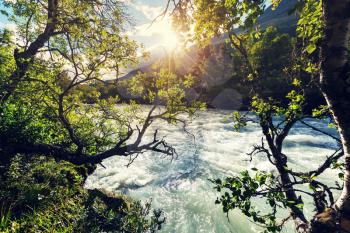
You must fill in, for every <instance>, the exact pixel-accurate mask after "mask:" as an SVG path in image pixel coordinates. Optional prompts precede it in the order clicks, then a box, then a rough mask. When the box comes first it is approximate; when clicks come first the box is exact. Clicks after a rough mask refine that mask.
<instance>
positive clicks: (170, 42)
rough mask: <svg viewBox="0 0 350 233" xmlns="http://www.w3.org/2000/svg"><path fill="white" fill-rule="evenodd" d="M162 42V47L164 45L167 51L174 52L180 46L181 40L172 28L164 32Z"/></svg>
mask: <svg viewBox="0 0 350 233" xmlns="http://www.w3.org/2000/svg"><path fill="white" fill-rule="evenodd" d="M161 35H162V40H161V42H160V43H161V45H163V46H164V47H165V48H166V49H169V50H174V49H176V48H178V47H179V46H180V42H179V38H178V35H177V33H176V32H175V31H174V30H172V28H167V29H166V30H163V31H162V34H161Z"/></svg>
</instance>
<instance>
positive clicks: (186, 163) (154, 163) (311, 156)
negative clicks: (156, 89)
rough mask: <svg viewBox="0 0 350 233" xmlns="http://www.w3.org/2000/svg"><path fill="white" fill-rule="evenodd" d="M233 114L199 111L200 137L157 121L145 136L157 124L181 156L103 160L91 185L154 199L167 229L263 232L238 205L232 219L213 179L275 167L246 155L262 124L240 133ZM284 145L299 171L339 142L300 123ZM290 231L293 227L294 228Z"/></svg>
mask: <svg viewBox="0 0 350 233" xmlns="http://www.w3.org/2000/svg"><path fill="white" fill-rule="evenodd" d="M228 113H230V112H228V111H206V112H203V113H200V116H199V117H197V118H196V119H194V120H193V121H192V123H191V124H189V126H188V129H189V131H190V132H191V133H193V134H194V135H195V138H196V139H195V141H194V140H193V138H192V137H191V136H190V135H188V134H186V133H184V132H183V131H182V129H181V128H180V127H175V126H169V125H168V124H166V123H162V124H156V125H154V126H152V127H153V128H151V129H150V130H148V132H149V134H148V135H146V136H147V137H148V139H149V140H151V139H152V137H153V130H154V129H155V127H157V128H160V133H161V134H162V135H167V137H166V140H167V142H169V143H171V144H172V145H174V147H175V148H176V149H177V152H178V154H179V156H178V158H177V159H175V160H173V161H171V160H170V159H169V158H167V157H164V156H162V155H159V154H156V153H145V154H142V155H140V156H139V157H138V158H137V159H136V160H135V161H134V163H133V164H132V165H131V166H130V167H128V168H127V167H126V166H125V165H126V164H127V163H128V159H127V158H120V157H114V158H110V159H107V160H105V161H104V162H103V165H104V166H105V167H106V168H103V167H101V166H99V167H98V168H97V170H96V171H95V173H94V174H93V175H91V176H90V177H89V178H88V180H87V183H86V187H88V188H104V189H106V190H109V191H113V192H117V193H123V194H126V195H130V196H131V197H132V198H134V199H139V200H142V201H147V200H149V199H151V198H152V206H153V208H161V209H163V210H164V212H165V214H166V224H164V228H163V230H162V232H166V233H168V232H169V233H199V232H203V233H211V232H215V233H226V232H234V233H252V232H259V231H260V230H261V229H259V227H257V226H256V225H255V224H253V223H251V222H249V221H248V219H247V218H246V217H245V216H243V215H242V214H241V213H240V212H239V211H238V210H237V211H236V210H235V211H232V212H231V213H230V214H229V220H228V218H227V217H226V215H225V214H224V213H223V212H222V208H221V206H220V205H215V204H214V201H215V199H216V197H217V196H218V195H219V193H217V192H216V190H214V189H213V184H212V183H211V182H210V181H208V179H215V178H223V177H225V176H229V175H233V174H237V173H239V172H240V171H243V170H246V169H250V168H253V167H256V168H258V169H262V170H266V171H273V166H272V165H271V164H270V163H269V162H268V161H267V160H266V159H265V158H264V157H263V156H258V157H256V158H255V159H253V161H252V162H249V161H248V159H249V157H248V156H247V155H246V153H247V152H250V151H251V149H252V145H253V144H260V142H261V136H262V134H261V130H260V128H259V127H258V125H254V124H249V125H248V127H247V128H245V129H244V130H243V131H242V132H239V133H238V132H235V131H234V130H233V127H232V126H233V124H232V122H229V121H227V120H225V118H226V115H227V114H228ZM308 123H310V124H312V125H314V126H317V127H321V128H322V129H323V130H325V131H327V132H331V133H333V134H336V133H335V130H334V129H330V128H328V127H327V122H326V121H308ZM152 129H153V130H152ZM284 146H285V147H284V152H285V154H286V155H287V156H288V158H289V162H290V166H291V167H292V168H293V169H295V170H298V171H307V170H311V169H315V168H317V167H318V166H319V164H321V162H322V161H323V160H324V159H325V157H326V156H327V155H328V156H329V155H331V154H332V153H333V152H334V148H336V143H335V142H334V141H333V140H331V139H330V138H329V137H328V136H325V135H323V134H320V133H318V132H315V131H313V130H312V129H310V128H307V127H306V126H304V125H301V124H298V125H297V126H296V127H295V128H294V129H293V130H292V131H291V134H290V135H289V136H288V137H287V138H286V140H285V143H284ZM321 178H322V180H323V181H326V182H327V183H334V181H335V180H337V171H334V170H327V172H326V173H325V174H324V175H323V176H322V177H321ZM303 198H304V197H303ZM305 202H306V204H307V203H308V202H311V200H310V199H306V200H305ZM306 212H307V215H309V216H310V215H311V214H312V209H310V208H308V209H307V211H306ZM285 232H293V230H291V227H289V228H287V230H285Z"/></svg>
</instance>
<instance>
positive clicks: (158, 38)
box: [0, 0, 270, 50]
mask: <svg viewBox="0 0 350 233" xmlns="http://www.w3.org/2000/svg"><path fill="white" fill-rule="evenodd" d="M121 1H124V2H125V4H126V5H127V8H128V9H127V10H128V13H129V14H130V16H132V18H133V19H134V23H135V26H134V28H128V29H127V34H128V35H129V36H130V38H132V39H134V40H136V41H137V42H139V43H142V44H144V46H145V48H146V50H152V49H153V48H156V47H160V46H162V47H165V48H175V47H176V46H177V44H178V38H177V35H176V33H175V32H174V31H173V30H172V26H171V20H170V17H163V18H161V19H159V20H157V21H156V22H154V23H153V24H151V22H152V21H153V20H154V19H155V18H156V17H157V16H159V15H160V14H161V13H162V12H163V11H164V9H165V7H166V3H167V0H121ZM268 2H270V1H268ZM1 8H2V7H1V3H0V9H1ZM4 27H7V28H12V29H13V28H14V25H13V24H12V23H10V22H8V21H7V20H6V17H4V16H3V15H2V14H0V28H4Z"/></svg>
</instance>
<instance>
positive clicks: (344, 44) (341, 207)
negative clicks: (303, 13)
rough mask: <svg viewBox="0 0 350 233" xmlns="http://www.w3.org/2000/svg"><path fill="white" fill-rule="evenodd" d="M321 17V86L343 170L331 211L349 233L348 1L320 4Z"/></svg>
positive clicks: (349, 109)
mask: <svg viewBox="0 0 350 233" xmlns="http://www.w3.org/2000/svg"><path fill="white" fill-rule="evenodd" d="M323 16H324V23H325V25H324V26H325V33H324V38H323V42H322V47H321V78H320V86H321V90H322V92H323V94H324V96H325V98H326V101H327V103H328V106H329V107H330V110H331V112H332V114H333V117H334V120H335V123H336V124H337V126H338V130H339V134H340V137H341V142H342V146H343V150H344V155H345V168H346V172H345V177H344V188H343V191H342V194H341V196H340V197H339V199H338V200H337V201H336V203H335V206H334V209H335V211H336V214H335V216H336V218H337V221H340V225H341V228H342V229H343V230H345V231H347V232H350V224H349V223H350V66H349V61H348V58H349V54H348V46H349V36H350V0H332V1H331V0H323ZM315 221H317V218H316V219H315ZM329 232H331V231H329ZM332 232H338V231H336V230H334V231H332Z"/></svg>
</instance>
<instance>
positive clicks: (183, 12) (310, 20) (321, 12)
mask: <svg viewBox="0 0 350 233" xmlns="http://www.w3.org/2000/svg"><path fill="white" fill-rule="evenodd" d="M280 2H281V1H272V3H273V5H274V7H276V6H278V4H279V3H280ZM349 6H350V4H349V1H339V2H332V3H331V1H323V2H321V1H317V0H308V1H299V2H297V3H296V5H295V9H294V10H297V11H299V12H300V13H301V18H300V20H299V23H298V28H297V32H298V35H299V38H300V39H301V40H302V48H303V50H302V52H301V53H300V56H301V58H302V59H301V60H299V62H300V63H299V64H298V62H297V63H296V64H294V65H296V66H293V67H292V70H293V72H295V71H297V72H296V73H294V74H293V75H294V76H295V77H296V80H295V84H296V85H295V86H296V88H295V90H294V91H291V92H290V94H289V95H287V96H286V97H287V99H289V104H288V106H287V107H286V106H281V105H279V103H278V102H277V104H276V102H274V101H271V100H269V99H266V98H261V95H260V93H259V85H260V84H261V82H259V80H260V79H261V73H260V72H259V70H257V69H256V67H255V66H254V64H252V62H251V58H250V56H249V53H248V52H247V51H248V50H249V49H248V48H247V46H246V45H247V44H246V38H247V37H256V36H258V37H259V31H258V30H256V28H255V26H256V25H257V23H258V21H257V19H258V16H260V15H261V14H262V13H263V12H264V9H265V1H263V0H261V1H250V0H242V1H236V0H233V1H231V0H229V1H212V0H198V1H193V2H192V1H186V0H185V1H177V2H175V12H174V15H175V16H176V17H178V22H180V23H182V22H184V21H191V20H193V21H192V22H193V23H195V38H196V39H197V40H199V41H204V42H208V41H209V40H211V39H212V37H213V36H215V35H221V34H222V33H224V32H225V33H227V34H228V39H229V43H230V44H231V45H232V47H233V48H234V49H235V50H237V51H239V53H240V54H241V56H242V59H243V60H244V62H245V63H246V69H247V70H248V72H249V74H248V76H247V78H248V79H249V80H252V84H251V85H252V90H253V93H254V96H253V101H252V104H251V106H252V109H251V110H253V111H254V112H255V113H256V114H257V115H258V118H259V124H260V125H261V128H262V131H263V133H264V137H265V139H264V140H263V141H262V143H261V145H259V146H255V147H254V150H253V152H252V153H251V155H253V154H255V153H264V154H265V155H266V156H267V158H268V159H269V160H270V162H271V163H272V164H273V165H274V166H275V167H276V169H277V170H278V173H279V178H278V179H276V177H273V176H271V175H270V174H265V173H261V172H258V173H257V174H256V176H255V178H254V177H251V176H250V175H249V173H245V172H244V173H242V174H241V176H238V177H232V178H228V179H226V180H225V181H224V182H223V181H221V180H217V181H215V182H216V184H217V185H216V187H217V189H218V190H219V191H220V190H221V189H225V190H227V192H225V194H224V195H223V196H222V197H221V199H219V200H218V203H222V204H223V207H224V211H225V212H227V211H228V210H230V209H233V208H239V209H241V210H242V212H243V213H244V214H246V215H247V216H248V217H252V218H253V220H254V221H256V222H259V223H260V224H263V225H265V227H266V229H267V230H268V231H279V230H280V227H281V225H277V224H276V221H275V220H276V218H275V217H276V215H275V213H276V205H277V204H276V201H277V202H279V203H280V204H281V205H282V206H283V207H287V208H288V209H289V210H290V212H291V217H292V218H293V219H294V222H295V226H296V230H297V231H298V232H309V231H313V232H338V231H346V232H347V231H349V229H350V224H348V223H349V220H348V218H349V216H350V215H349V212H348V206H349V204H348V203H349V200H350V197H349V193H348V190H349V175H348V174H349V172H348V171H349V165H348V164H349V159H348V157H349V156H348V154H349V151H348V148H349V144H348V139H349V133H348V131H349V130H348V129H350V127H349V125H348V124H349V119H350V116H349V106H350V104H349V92H348V86H349V85H348V83H346V80H347V79H349V65H348V42H349V20H350V17H349V14H350V13H349V12H350V11H349V9H350V8H349ZM188 9H189V10H188ZM192 12H193V13H192ZM181 20H182V21H181ZM322 22H323V23H324V24H322ZM182 28H184V27H182ZM235 28H240V34H237V33H236V31H235V30H234V29H235ZM318 51H320V54H319V55H318V54H317V52H318ZM319 63H320V64H321V65H320V67H319V66H318V64H319ZM299 68H301V69H299ZM301 71H302V72H303V71H306V72H308V73H310V75H311V77H312V79H316V81H317V82H318V85H319V86H320V87H321V91H322V93H323V94H324V96H325V98H326V100H327V104H328V108H329V109H330V111H331V113H332V118H333V119H334V121H335V122H336V126H337V128H338V131H339V134H340V135H341V138H340V139H335V140H337V141H339V142H341V144H342V148H341V149H340V150H338V151H336V152H335V153H334V154H333V155H331V156H329V157H328V158H327V159H326V160H325V161H324V163H323V164H321V165H320V167H319V169H317V170H315V171H310V172H294V171H291V170H290V169H289V168H288V156H286V155H285V154H284V153H283V151H282V148H283V141H284V139H285V137H286V136H287V135H288V133H289V131H290V129H291V128H292V127H293V125H294V124H295V123H296V122H298V121H299V122H302V123H305V122H303V119H304V118H305V117H308V115H309V114H308V113H307V112H305V109H304V108H303V105H304V103H305V101H304V95H303V92H302V90H301V89H299V91H298V83H299V81H300V72H301ZM293 72H292V73H293ZM300 91H301V92H300ZM320 107H321V106H320ZM324 110H325V108H324V107H322V108H320V109H319V110H316V111H315V113H321V114H322V113H324V112H325V111H324ZM278 115H279V116H281V115H282V116H283V119H284V120H282V123H281V122H276V121H275V120H274V118H273V116H278ZM316 115H318V114H316ZM234 117H235V119H236V120H237V122H239V126H242V125H244V124H245V123H244V122H242V121H241V119H242V118H241V116H239V115H238V114H235V115H234ZM315 130H318V129H315ZM265 140H266V142H267V145H268V148H266V147H265ZM343 154H345V158H346V159H345V161H346V162H345V179H344V185H343V186H342V189H343V193H342V195H341V196H340V198H339V199H338V200H337V201H336V202H335V201H334V198H333V195H332V194H331V192H330V189H329V187H327V186H324V184H322V183H319V181H317V180H316V177H317V176H318V175H319V174H321V173H322V172H323V171H324V170H325V169H327V168H329V167H330V166H331V164H332V163H336V161H337V160H338V159H339V158H340V157H342V156H343ZM267 181H268V182H267ZM295 183H309V185H310V188H311V190H312V193H311V196H313V197H314V200H315V206H316V208H317V213H318V214H316V216H315V217H314V219H312V221H311V222H312V224H310V221H308V220H307V219H306V218H305V215H304V214H303V210H302V206H303V202H302V199H301V198H300V196H298V195H297V193H300V192H304V193H305V191H303V190H297V188H295V186H294V184H295ZM264 188H265V189H264ZM242 189H243V190H242ZM261 190H263V191H261ZM320 190H323V191H321V192H319V191H320ZM241 191H243V194H241ZM265 191H266V192H265ZM279 195H281V196H279ZM325 195H328V197H329V202H328V204H327V201H326V200H325ZM255 196H263V197H265V198H266V199H267V201H268V204H269V205H270V206H271V207H272V212H271V213H270V214H267V215H261V214H260V213H259V212H257V211H255V210H254V209H253V208H252V207H251V198H252V197H255ZM270 201H271V202H270ZM326 207H327V208H326ZM282 223H284V221H282Z"/></svg>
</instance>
